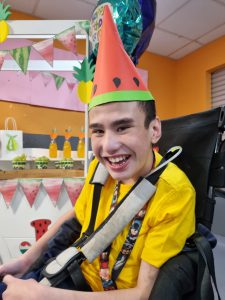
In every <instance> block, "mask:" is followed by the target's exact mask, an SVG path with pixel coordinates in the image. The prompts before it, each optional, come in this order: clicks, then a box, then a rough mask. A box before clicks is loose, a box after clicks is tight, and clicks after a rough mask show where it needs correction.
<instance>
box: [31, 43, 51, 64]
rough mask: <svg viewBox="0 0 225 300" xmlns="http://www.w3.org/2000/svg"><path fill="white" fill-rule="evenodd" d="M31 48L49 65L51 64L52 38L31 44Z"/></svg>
mask: <svg viewBox="0 0 225 300" xmlns="http://www.w3.org/2000/svg"><path fill="white" fill-rule="evenodd" d="M32 48H33V49H35V50H36V51H37V52H38V53H39V54H40V55H41V56H42V57H43V58H44V59H45V60H46V61H47V62H48V63H49V64H50V66H53V51H54V45H53V38H51V39H47V40H44V41H41V42H39V43H36V44H33V45H32Z"/></svg>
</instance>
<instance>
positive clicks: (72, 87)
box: [66, 81, 76, 93]
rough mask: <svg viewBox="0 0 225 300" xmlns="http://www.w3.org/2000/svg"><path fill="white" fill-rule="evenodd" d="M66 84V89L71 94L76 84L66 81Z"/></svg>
mask: <svg viewBox="0 0 225 300" xmlns="http://www.w3.org/2000/svg"><path fill="white" fill-rule="evenodd" d="M66 83H67V86H68V89H69V90H70V92H71V93H72V91H73V89H74V87H75V85H76V83H75V82H72V81H66Z"/></svg>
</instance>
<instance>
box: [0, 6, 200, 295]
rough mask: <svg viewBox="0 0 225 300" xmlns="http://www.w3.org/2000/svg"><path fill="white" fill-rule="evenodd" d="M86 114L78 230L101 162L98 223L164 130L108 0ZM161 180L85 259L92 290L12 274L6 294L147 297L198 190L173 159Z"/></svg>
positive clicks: (27, 261) (151, 156)
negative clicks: (107, 243) (88, 156)
mask: <svg viewBox="0 0 225 300" xmlns="http://www.w3.org/2000/svg"><path fill="white" fill-rule="evenodd" d="M89 119H90V122H89V124H90V125H89V127H90V134H91V142H92V149H93V152H94V154H95V159H94V160H93V161H92V162H91V164H90V168H89V172H88V175H87V178H86V181H85V185H84V188H83V190H82V192H81V194H80V197H79V199H78V200H77V203H76V205H75V216H76V218H77V219H78V221H79V223H80V224H81V225H82V230H81V235H82V233H83V232H85V231H86V230H87V228H88V225H89V222H90V216H91V209H92V205H91V203H92V199H93V193H94V186H93V184H92V182H91V179H92V177H93V174H94V173H95V171H96V167H97V165H98V163H99V162H100V163H101V164H102V165H103V166H104V167H105V168H106V169H107V171H108V173H109V176H108V179H107V181H106V183H105V185H104V187H103V189H102V192H101V195H100V202H99V206H98V213H97V216H96V220H95V228H97V227H98V226H99V225H100V224H101V223H102V222H103V221H104V220H105V218H106V217H107V216H108V214H109V212H110V211H111V210H112V209H113V208H114V206H115V205H116V204H117V203H120V201H121V199H122V198H123V197H124V196H125V195H126V194H127V193H128V192H129V191H130V190H131V188H132V186H133V185H134V184H135V183H136V182H137V180H138V179H139V178H140V177H145V176H147V175H148V174H149V173H150V171H151V170H152V169H154V168H155V167H156V166H157V165H158V164H159V162H160V160H161V156H160V155H159V154H158V153H156V152H154V151H153V144H155V143H157V141H158V140H159V139H160V137H161V125H160V120H159V118H158V117H157V116H156V114H155V103H154V100H153V97H152V95H151V93H150V92H149V91H148V90H147V88H146V87H145V85H144V83H143V82H142V79H141V78H140V76H139V74H138V73H137V71H136V68H135V67H134V65H133V64H132V62H131V61H130V59H129V57H128V56H127V54H126V52H125V51H124V48H123V45H122V42H121V40H120V39H119V35H118V32H117V30H116V27H115V24H114V22H113V19H112V16H111V14H110V11H109V8H108V6H106V8H105V12H104V22H103V28H102V32H101V40H100V45H99V52H98V58H97V63H96V73H95V79H94V89H93V97H92V99H91V102H90V103H89ZM156 186H157V189H156V192H155V194H154V195H153V197H152V198H151V199H149V202H148V203H147V205H145V206H144V207H143V208H142V209H141V211H140V213H138V214H137V215H136V217H135V218H134V220H133V221H132V222H131V224H128V225H127V226H126V227H125V228H124V229H123V231H122V232H121V233H120V234H119V235H118V236H117V237H116V239H115V240H114V241H113V242H112V244H111V247H110V248H107V249H105V250H104V252H103V253H102V254H101V255H100V257H98V258H96V259H95V260H94V261H93V262H92V263H91V264H89V263H88V261H84V262H83V263H82V264H81V270H82V273H83V275H84V277H85V279H86V281H87V283H88V285H89V286H90V288H91V290H92V292H88V291H86V292H84V291H70V290H64V289H57V288H51V287H46V286H43V285H41V284H39V283H37V282H36V281H34V280H31V279H30V280H26V281H24V280H20V279H16V278H15V277H13V276H10V275H7V276H5V277H4V282H5V283H6V284H7V289H6V291H5V292H4V293H3V299H4V300H20V299H21V300H22V299H23V300H36V299H38V300H41V299H46V298H48V300H51V299H54V300H57V299H60V300H61V299H62V298H63V299H67V300H70V299H77V300H80V299H82V300H85V299H92V300H95V299H98V300H101V299H104V300H107V299H109V300H110V299H113V300H117V299H119V300H121V299H124V300H126V299H129V300H132V299H134V300H137V299H140V300H142V299H143V300H145V299H146V300H147V299H148V298H149V295H150V294H151V291H152V287H153V285H154V283H155V280H156V278H157V276H158V273H159V269H160V267H161V266H162V265H163V264H164V263H165V262H166V261H167V260H168V259H170V258H171V257H173V256H175V255H176V254H178V253H179V252H180V251H181V250H182V248H183V246H184V244H185V241H186V239H187V238H188V237H190V236H191V235H192V234H193V232H194V229H195V191H194V189H193V187H192V185H191V183H190V182H189V180H188V179H187V177H186V176H185V174H184V173H183V172H182V171H181V170H179V169H178V168H177V167H176V166H175V165H174V164H172V163H169V164H168V166H167V168H166V169H165V170H164V172H163V173H162V174H161V176H160V178H159V180H158V182H157V184H156ZM73 216H74V211H70V212H68V213H67V214H66V215H64V216H63V217H62V218H61V219H60V220H58V222H57V223H56V224H55V225H54V226H52V227H51V228H50V229H49V231H48V232H47V233H46V234H45V235H44V236H43V237H42V238H41V239H40V240H38V242H37V243H36V245H34V246H33V247H32V248H31V249H30V250H28V251H27V252H26V253H25V254H24V255H23V256H22V257H20V258H19V259H18V260H16V262H14V263H9V264H6V265H3V266H2V267H0V275H4V274H12V275H16V276H18V274H21V273H24V272H26V271H27V269H28V268H29V266H30V265H31V264H32V263H33V262H34V261H35V259H36V258H37V257H38V256H39V255H40V253H42V252H43V251H44V249H45V248H46V245H47V243H48V241H49V239H50V238H51V237H52V236H53V235H54V233H56V232H57V231H58V229H59V227H60V225H61V224H62V223H63V222H64V221H65V220H67V219H69V218H70V217H73ZM134 228H135V230H134ZM118 270H119V271H118Z"/></svg>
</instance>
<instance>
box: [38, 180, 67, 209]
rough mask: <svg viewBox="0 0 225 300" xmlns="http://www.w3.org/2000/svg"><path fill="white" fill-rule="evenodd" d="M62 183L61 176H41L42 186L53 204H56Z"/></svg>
mask: <svg viewBox="0 0 225 300" xmlns="http://www.w3.org/2000/svg"><path fill="white" fill-rule="evenodd" d="M62 183H63V179H62V178H47V179H46V178H43V179H42V185H43V186H44V188H45V190H46V192H47V193H48V196H49V198H50V199H51V201H52V203H53V205H54V206H56V204H57V201H58V199H59V195H60V192H61V186H62Z"/></svg>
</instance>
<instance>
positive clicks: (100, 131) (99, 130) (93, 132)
mask: <svg viewBox="0 0 225 300" xmlns="http://www.w3.org/2000/svg"><path fill="white" fill-rule="evenodd" d="M103 133H104V131H103V130H102V129H92V131H91V134H96V135H100V134H103Z"/></svg>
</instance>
